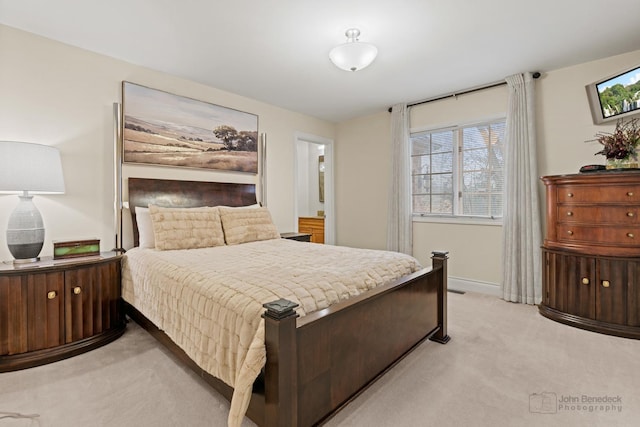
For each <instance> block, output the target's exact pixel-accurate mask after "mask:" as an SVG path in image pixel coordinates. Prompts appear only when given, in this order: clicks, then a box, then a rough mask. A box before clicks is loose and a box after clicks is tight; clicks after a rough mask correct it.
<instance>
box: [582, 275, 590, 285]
mask: <svg viewBox="0 0 640 427" xmlns="http://www.w3.org/2000/svg"><path fill="white" fill-rule="evenodd" d="M582 284H583V285H588V284H589V278H588V277H583V278H582Z"/></svg>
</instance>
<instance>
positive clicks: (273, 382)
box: [260, 252, 450, 427]
mask: <svg viewBox="0 0 640 427" xmlns="http://www.w3.org/2000/svg"><path fill="white" fill-rule="evenodd" d="M447 259H448V257H447V253H446V252H434V253H433V256H432V263H433V265H432V268H431V269H425V270H422V271H419V272H417V273H414V274H412V275H410V276H407V277H404V278H402V279H400V280H398V281H395V282H393V283H390V284H388V285H385V286H382V287H380V288H376V289H375V290H373V291H371V292H368V293H367V295H366V297H364V296H363V297H356V298H352V299H349V300H347V301H345V302H343V303H340V304H337V305H333V306H331V307H329V308H326V309H324V310H321V311H319V312H315V313H312V314H310V315H307V316H305V317H303V318H298V315H297V314H296V313H295V307H296V305H295V304H294V303H291V302H290V301H286V300H280V301H276V302H275V303H270V304H265V308H266V309H267V311H266V312H265V314H264V316H263V317H264V318H265V342H266V349H267V364H266V366H265V371H264V379H265V390H264V420H263V423H260V424H261V425H264V426H266V427H276V426H282V427H284V426H311V425H315V424H318V423H321V422H323V421H325V420H327V419H328V418H330V417H331V416H332V415H333V414H334V413H335V412H337V411H338V410H340V408H342V407H343V406H344V405H346V404H348V403H349V402H350V401H351V400H353V399H354V398H355V397H356V396H358V395H359V394H360V393H361V392H362V391H364V390H365V389H366V388H367V387H368V386H369V385H370V384H371V383H373V382H374V381H375V380H376V379H377V378H379V377H380V376H381V375H383V374H384V373H385V372H386V371H388V370H389V369H390V368H391V367H393V366H394V365H395V364H396V363H398V362H399V361H400V360H401V359H402V358H403V357H404V356H405V355H407V354H408V353H409V352H410V351H411V350H413V349H414V348H415V347H416V346H417V345H419V344H420V343H421V342H422V341H424V340H425V339H427V338H431V339H432V340H433V341H437V342H440V343H443V344H444V343H447V342H448V341H449V339H450V337H449V335H447V300H446V298H447Z"/></svg>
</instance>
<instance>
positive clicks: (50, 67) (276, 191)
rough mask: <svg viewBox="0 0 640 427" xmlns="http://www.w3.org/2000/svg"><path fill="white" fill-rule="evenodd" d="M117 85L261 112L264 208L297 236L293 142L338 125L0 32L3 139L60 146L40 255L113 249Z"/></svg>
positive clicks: (235, 177) (134, 170)
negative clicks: (90, 245) (59, 181)
mask: <svg viewBox="0 0 640 427" xmlns="http://www.w3.org/2000/svg"><path fill="white" fill-rule="evenodd" d="M123 80H126V81H131V82H134V83H139V84H142V85H145V86H148V87H152V88H157V89H162V90H164V91H167V92H171V93H175V94H178V95H182V96H187V97H191V98H194V99H199V100H202V101H207V102H212V103H215V104H218V105H222V106H225V107H230V108H235V109H238V110H242V111H247V112H250V113H254V114H257V115H258V116H259V132H261V133H262V132H266V133H267V135H268V150H267V182H268V184H267V185H268V191H267V197H268V199H267V204H268V207H269V209H270V210H271V213H272V215H273V218H274V221H275V223H276V225H277V226H278V229H279V230H280V231H282V232H284V231H293V230H295V227H296V225H295V224H296V221H295V218H294V205H293V204H294V191H295V188H294V184H293V182H294V176H293V174H294V149H293V147H294V143H293V141H294V135H295V133H296V132H304V133H308V134H313V135H319V136H322V137H325V138H328V139H334V137H335V125H334V124H333V123H330V122H326V121H322V120H318V119H315V118H312V117H309V116H305V115H302V114H299V113H296V112H292V111H288V110H284V109H282V108H278V107H275V106H272V105H269V104H265V103H263V102H259V101H256V100H253V99H249V98H245V97H241V96H238V95H235V94H231V93H228V92H224V91H221V90H218V89H215V88H212V87H209V86H204V85H202V84H198V83H195V82H192V81H188V80H184V79H181V78H178V77H175V76H171V75H167V74H164V73H160V72H157V71H153V70H150V69H146V68H142V67H139V66H136V65H133V64H129V63H126V62H123V61H119V60H115V59H113V58H109V57H106V56H102V55H98V54H95V53H91V52H88V51H85V50H82V49H78V48H75V47H71V46H68V45H65V44H62V43H58V42H54V41H52V40H49V39H45V38H42V37H40V36H36V35H33V34H30V33H26V32H23V31H20V30H16V29H13V28H11V27H7V26H3V25H0V139H2V140H16V141H24V142H34V143H40V144H46V145H53V146H56V147H58V148H59V149H60V151H61V156H62V163H63V169H64V176H65V184H66V193H65V194H64V195H59V196H36V197H35V198H34V201H35V203H36V205H37V206H38V208H39V209H40V211H41V213H42V216H43V218H44V222H45V228H46V235H45V245H44V248H43V251H42V255H50V254H51V253H52V244H51V241H52V240H68V239H76V238H83V237H96V238H99V239H101V246H102V250H109V249H111V248H112V247H113V245H114V243H115V238H114V235H115V231H114V229H115V227H114V220H113V215H114V214H113V187H114V185H113V113H112V109H113V103H114V102H120V100H121V82H122V81H123ZM125 173H126V174H128V175H137V176H150V175H152V176H161V177H165V178H177V179H206V180H222V181H229V182H255V180H256V177H255V175H248V174H237V173H229V172H216V171H201V170H190V169H180V168H155V167H150V166H141V165H136V166H131V165H128V166H127V167H126V171H125ZM16 204H17V197H16V196H13V195H0V231H1V234H0V236H1V237H0V260H7V259H11V255H10V253H9V251H8V249H7V247H6V236H5V232H4V229H5V228H6V224H7V221H8V217H9V214H10V212H11V211H12V210H13V208H14V207H15V206H16Z"/></svg>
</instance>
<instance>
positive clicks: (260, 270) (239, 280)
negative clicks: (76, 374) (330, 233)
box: [122, 239, 420, 427]
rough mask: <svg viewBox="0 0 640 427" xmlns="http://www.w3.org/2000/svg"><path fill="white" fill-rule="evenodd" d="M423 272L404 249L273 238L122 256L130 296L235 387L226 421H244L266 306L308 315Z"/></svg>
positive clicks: (260, 361)
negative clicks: (277, 304) (283, 304)
mask: <svg viewBox="0 0 640 427" xmlns="http://www.w3.org/2000/svg"><path fill="white" fill-rule="evenodd" d="M419 269H420V265H419V264H418V262H417V261H416V260H415V259H414V258H412V257H410V256H408V255H404V254H399V253H395V252H387V251H376V250H366V249H353V248H346V247H339V246H329V245H318V244H312V243H302V242H296V241H292V240H286V239H272V240H264V241H258V242H251V243H244V244H240V245H234V246H217V247H211V248H201V249H187V250H169V251H158V250H155V249H144V248H134V249H131V250H129V251H128V252H127V253H126V255H125V257H124V260H123V271H122V294H123V298H124V299H125V301H127V302H128V303H130V304H132V305H133V306H134V307H136V308H137V309H138V310H139V311H140V312H141V313H142V314H144V315H145V316H146V317H147V318H148V319H149V320H151V321H152V322H153V323H154V324H155V325H156V326H158V327H159V328H160V329H161V330H163V331H164V332H165V333H166V334H167V335H168V336H169V337H170V338H171V339H172V340H173V341H174V342H175V343H176V344H178V345H179V346H180V347H181V348H182V349H184V351H185V352H186V353H187V354H188V355H189V356H190V357H191V358H192V359H193V360H194V361H195V362H196V363H197V364H198V365H199V366H200V367H201V368H203V369H204V370H206V371H207V372H209V373H210V374H211V375H213V376H215V377H217V378H219V379H221V380H222V381H224V382H225V383H226V384H228V385H230V386H231V387H233V388H234V394H233V398H232V400H231V410H230V413H229V420H228V424H229V426H230V427H235V426H239V425H240V424H241V422H242V419H243V417H244V413H245V412H246V409H247V406H248V404H249V400H250V398H251V388H252V384H253V382H254V381H255V379H256V378H257V377H258V374H259V373H260V370H261V369H262V367H263V366H264V364H265V360H266V356H265V348H264V321H263V320H262V318H261V314H262V313H263V312H264V308H263V307H262V304H263V303H267V302H270V301H274V300H277V299H279V298H285V299H288V300H291V301H294V302H296V303H298V304H300V307H299V308H298V309H297V312H298V314H300V316H304V315H305V314H307V313H311V312H314V311H317V310H321V309H323V308H326V307H327V306H329V305H331V304H334V303H336V302H338V301H342V300H344V299H347V298H349V297H350V296H355V295H358V294H360V293H362V292H364V291H366V290H368V289H372V288H374V287H376V286H379V285H381V284H384V283H387V282H389V281H391V280H393V279H396V278H398V277H401V276H404V275H407V274H410V273H412V272H414V271H417V270H419Z"/></svg>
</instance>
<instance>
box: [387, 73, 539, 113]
mask: <svg viewBox="0 0 640 427" xmlns="http://www.w3.org/2000/svg"><path fill="white" fill-rule="evenodd" d="M532 77H533V78H534V79H537V78H538V77H540V73H539V72H537V71H536V72H534V73H532ZM506 84H507V82H506V81H503V82H498V83H491V84H488V85H485V86H480V87H476V88H473V89H466V90H463V91H461V92H454V93H450V94H448V95H443V96H439V97H437V98H431V99H425V100H424V101H416V102H412V103H411V104H407V108H408V107H415V106H416V105H422V104H428V103H429V102H434V101H440V100H443V99H448V98H451V97H456V96H458V95H466V94H467V93H472V92H478V91H481V90H485V89H491V88H492V87H498V86H503V85H506ZM392 110H393V107H389V110H387V111H389V112H391V111H392Z"/></svg>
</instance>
